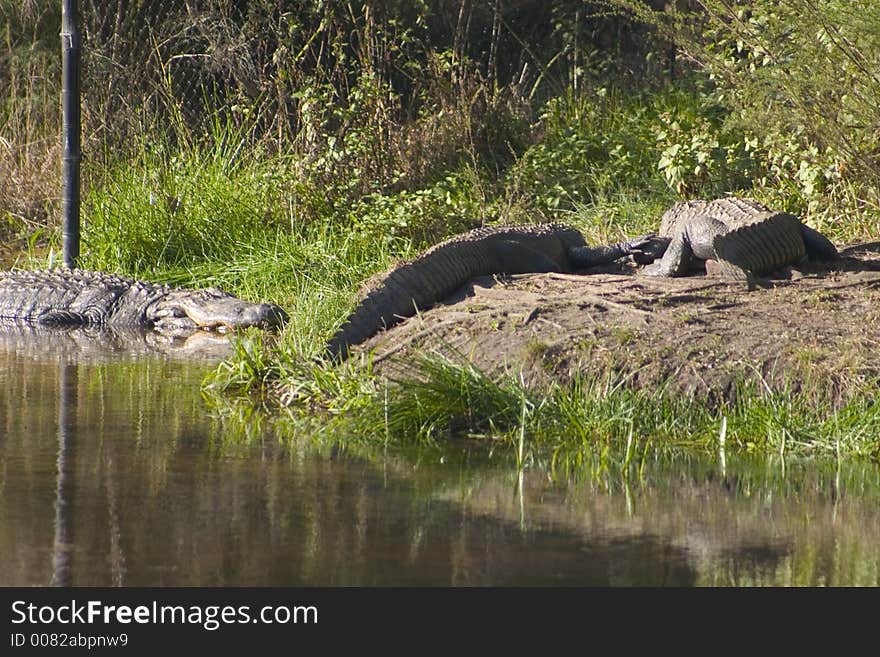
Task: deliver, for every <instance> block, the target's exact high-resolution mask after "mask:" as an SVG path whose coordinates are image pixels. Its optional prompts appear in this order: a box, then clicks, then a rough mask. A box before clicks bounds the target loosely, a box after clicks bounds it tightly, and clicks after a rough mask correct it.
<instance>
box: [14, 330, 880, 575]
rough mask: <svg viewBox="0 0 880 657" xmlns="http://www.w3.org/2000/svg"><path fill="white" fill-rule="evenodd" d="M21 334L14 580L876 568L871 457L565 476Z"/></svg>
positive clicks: (690, 463) (667, 459)
mask: <svg viewBox="0 0 880 657" xmlns="http://www.w3.org/2000/svg"><path fill="white" fill-rule="evenodd" d="M25 342H26V340H25V338H23V337H22V336H21V335H17V337H15V339H6V340H4V339H3V338H2V337H0V553H2V554H3V555H4V559H3V560H0V584H3V585H30V584H50V583H55V584H62V585H66V584H74V585H308V584H318V585H322V584H335V585H371V584H375V585H379V584H390V585H414V584H422V585H425V584H427V585H448V584H453V585H484V584H500V585H505V584H526V585H529V584H590V585H703V584H710V585H744V584H749V585H750V584H831V585H840V584H866V585H877V584H878V583H880V510H878V509H880V506H878V504H877V502H878V499H880V480H878V479H880V475H878V470H877V467H876V466H875V465H872V464H849V465H847V464H844V465H842V466H840V467H839V468H838V467H836V466H835V464H833V463H832V464H830V465H829V466H827V467H825V466H819V465H817V464H816V463H813V462H789V463H786V464H785V465H784V470H783V464H782V462H780V461H779V460H778V459H776V460H773V459H771V460H764V461H755V462H750V461H747V460H742V459H736V458H733V457H732V456H731V454H729V453H728V454H727V455H726V459H725V463H724V465H723V466H719V460H718V457H717V455H706V456H705V457H702V456H695V455H689V454H685V453H681V452H671V453H669V454H658V455H657V456H656V458H651V460H649V461H648V462H646V463H644V464H643V467H642V468H641V476H640V477H635V478H624V477H621V476H619V474H615V473H614V472H613V470H609V469H607V468H606V469H603V468H601V467H593V465H595V464H593V465H591V464H590V463H589V462H585V465H584V468H583V469H582V471H581V472H580V474H579V476H577V477H575V478H574V479H573V480H572V481H571V482H568V483H567V484H560V483H558V482H553V481H551V480H550V478H549V477H548V474H547V470H546V469H544V468H541V467H534V468H531V469H529V470H526V472H525V473H523V475H522V477H520V475H519V473H518V472H517V470H516V468H515V467H514V466H513V463H514V461H515V459H513V458H512V456H513V455H512V454H511V455H510V457H511V458H509V459H508V458H506V457H505V458H501V459H499V458H498V456H497V455H496V456H495V457H494V458H490V457H489V456H488V455H487V454H486V453H485V452H484V451H483V450H481V449H479V448H475V447H473V446H472V445H467V444H465V445H456V446H450V447H448V448H446V449H444V450H443V451H439V450H422V451H419V452H413V453H401V452H397V453H395V452H394V451H393V450H391V451H385V450H382V449H376V450H371V449H367V448H363V447H358V448H355V447H353V446H351V445H348V446H347V445H346V444H345V441H340V442H339V444H337V445H333V446H320V445H316V444H315V442H314V441H313V440H311V439H310V437H309V436H305V435H296V433H295V431H296V430H295V429H290V428H288V429H274V430H273V429H264V430H260V431H255V432H254V436H252V437H251V439H250V440H247V441H246V440H243V439H242V437H241V433H240V431H239V430H238V425H233V424H231V423H229V422H228V421H226V420H223V419H221V418H219V417H217V416H212V414H211V413H209V411H208V410H207V409H206V407H205V404H204V402H203V400H202V399H201V397H200V394H199V382H200V379H201V378H202V376H203V375H204V373H205V372H206V371H207V369H208V368H209V367H211V363H212V361H211V360H210V359H208V360H205V361H201V360H199V361H184V360H181V359H180V358H178V357H177V356H176V355H174V354H171V353H169V352H167V351H164V352H163V351H162V350H146V351H140V352H139V355H138V356H137V358H132V357H131V355H130V353H129V352H127V351H125V350H122V349H115V348H112V347H111V348H109V349H105V348H103V347H94V346H93V345H89V346H88V348H85V349H84V348H83V344H85V343H84V342H83V338H82V336H80V337H75V338H73V339H68V338H64V339H62V340H59V341H57V342H58V343H60V344H63V345H66V346H62V347H57V346H56V347H53V348H49V347H47V346H45V345H43V346H39V345H38V342H39V341H38V342H37V343H29V344H25ZM71 344H74V345H76V346H75V347H71V346H70V345H71ZM3 345H7V346H8V345H13V347H12V348H7V349H5V350H4V348H3ZM83 354H85V356H84V355H83ZM178 355H179V354H178Z"/></svg>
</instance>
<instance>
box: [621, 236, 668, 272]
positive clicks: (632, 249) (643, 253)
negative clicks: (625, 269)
mask: <svg viewBox="0 0 880 657" xmlns="http://www.w3.org/2000/svg"><path fill="white" fill-rule="evenodd" d="M669 241H670V240H669V238H668V237H658V236H657V234H656V233H647V234H645V235H639V236H638V237H636V238H633V239H631V240H629V241H628V242H624V246H625V247H626V249H627V253H629V254H630V255H631V256H632V257H633V260H635V261H636V262H637V263H639V264H640V265H643V264H646V263H649V262H654V261H655V260H657V259H658V258H660V257H661V256H662V255H663V253H664V252H665V251H666V247H667V246H669Z"/></svg>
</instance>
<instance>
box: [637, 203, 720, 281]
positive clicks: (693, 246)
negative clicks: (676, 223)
mask: <svg viewBox="0 0 880 657" xmlns="http://www.w3.org/2000/svg"><path fill="white" fill-rule="evenodd" d="M728 230H729V228H728V227H727V226H726V225H725V224H724V223H722V222H720V221H718V220H717V219H712V218H711V217H705V216H700V217H696V218H694V219H691V220H690V221H688V222H686V223H685V224H684V225H682V226H680V227H679V229H678V231H677V232H676V233H675V234H674V235H673V236H672V238H671V240H670V242H669V246H668V247H667V248H666V252H665V253H664V254H663V257H662V258H661V259H660V261H659V262H655V263H654V264H653V265H650V266H648V267H645V268H644V269H642V274H644V275H645V276H684V275H685V274H687V273H688V271H689V270H690V269H692V268H693V267H694V265H695V264H696V263H697V262H698V261H705V260H709V259H712V258H714V257H715V249H714V246H713V244H714V240H715V237H717V236H718V235H724V234H725V233H726V232H727V231H728Z"/></svg>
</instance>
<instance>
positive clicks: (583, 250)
mask: <svg viewBox="0 0 880 657" xmlns="http://www.w3.org/2000/svg"><path fill="white" fill-rule="evenodd" d="M668 244H669V238H668V237H658V236H657V235H655V234H654V233H647V234H645V235H639V236H638V237H635V238H633V239H631V240H626V241H625V242H617V243H616V244H602V245H599V246H575V247H572V248H570V249H569V250H568V260H569V263H570V264H571V268H572V269H586V268H587V267H593V266H595V265H604V264H607V263H609V262H614V261H615V260H618V259H620V258H625V257H626V256H628V255H631V256H632V257H633V259H634V260H635V261H636V262H637V263H639V264H645V263H648V262H653V261H654V260H656V259H657V258H659V257H660V256H661V255H663V253H664V251H666V247H667V246H668Z"/></svg>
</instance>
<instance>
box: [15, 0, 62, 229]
mask: <svg viewBox="0 0 880 657" xmlns="http://www.w3.org/2000/svg"><path fill="white" fill-rule="evenodd" d="M59 26H60V24H59V16H58V15H57V12H53V11H51V10H50V9H49V8H48V7H45V6H43V4H42V3H21V2H17V1H12V0H0V240H2V241H3V242H7V243H8V242H9V241H10V240H11V239H13V238H20V239H22V240H28V239H31V238H33V236H34V235H35V234H38V233H40V232H42V231H45V230H46V229H47V228H48V227H50V226H51V225H52V221H51V218H52V215H53V214H54V212H55V210H56V209H57V207H58V199H59V185H60V180H61V176H60V167H59V166H58V165H59V162H60V159H59V158H60V154H61V139H60V132H59V130H60V128H59V126H60V125H61V123H60V103H59V100H58V99H59V90H60V86H61V85H60V74H59V71H60V68H59V64H60V62H59V60H60V58H59V52H60V49H59V48H58V43H57V34H58V31H59ZM46 32H54V34H55V35H56V39H55V41H54V42H53V43H52V44H51V45H52V46H53V47H50V46H49V44H47V43H45V42H43V41H42V40H40V39H39V38H38V35H40V34H43V33H46Z"/></svg>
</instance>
